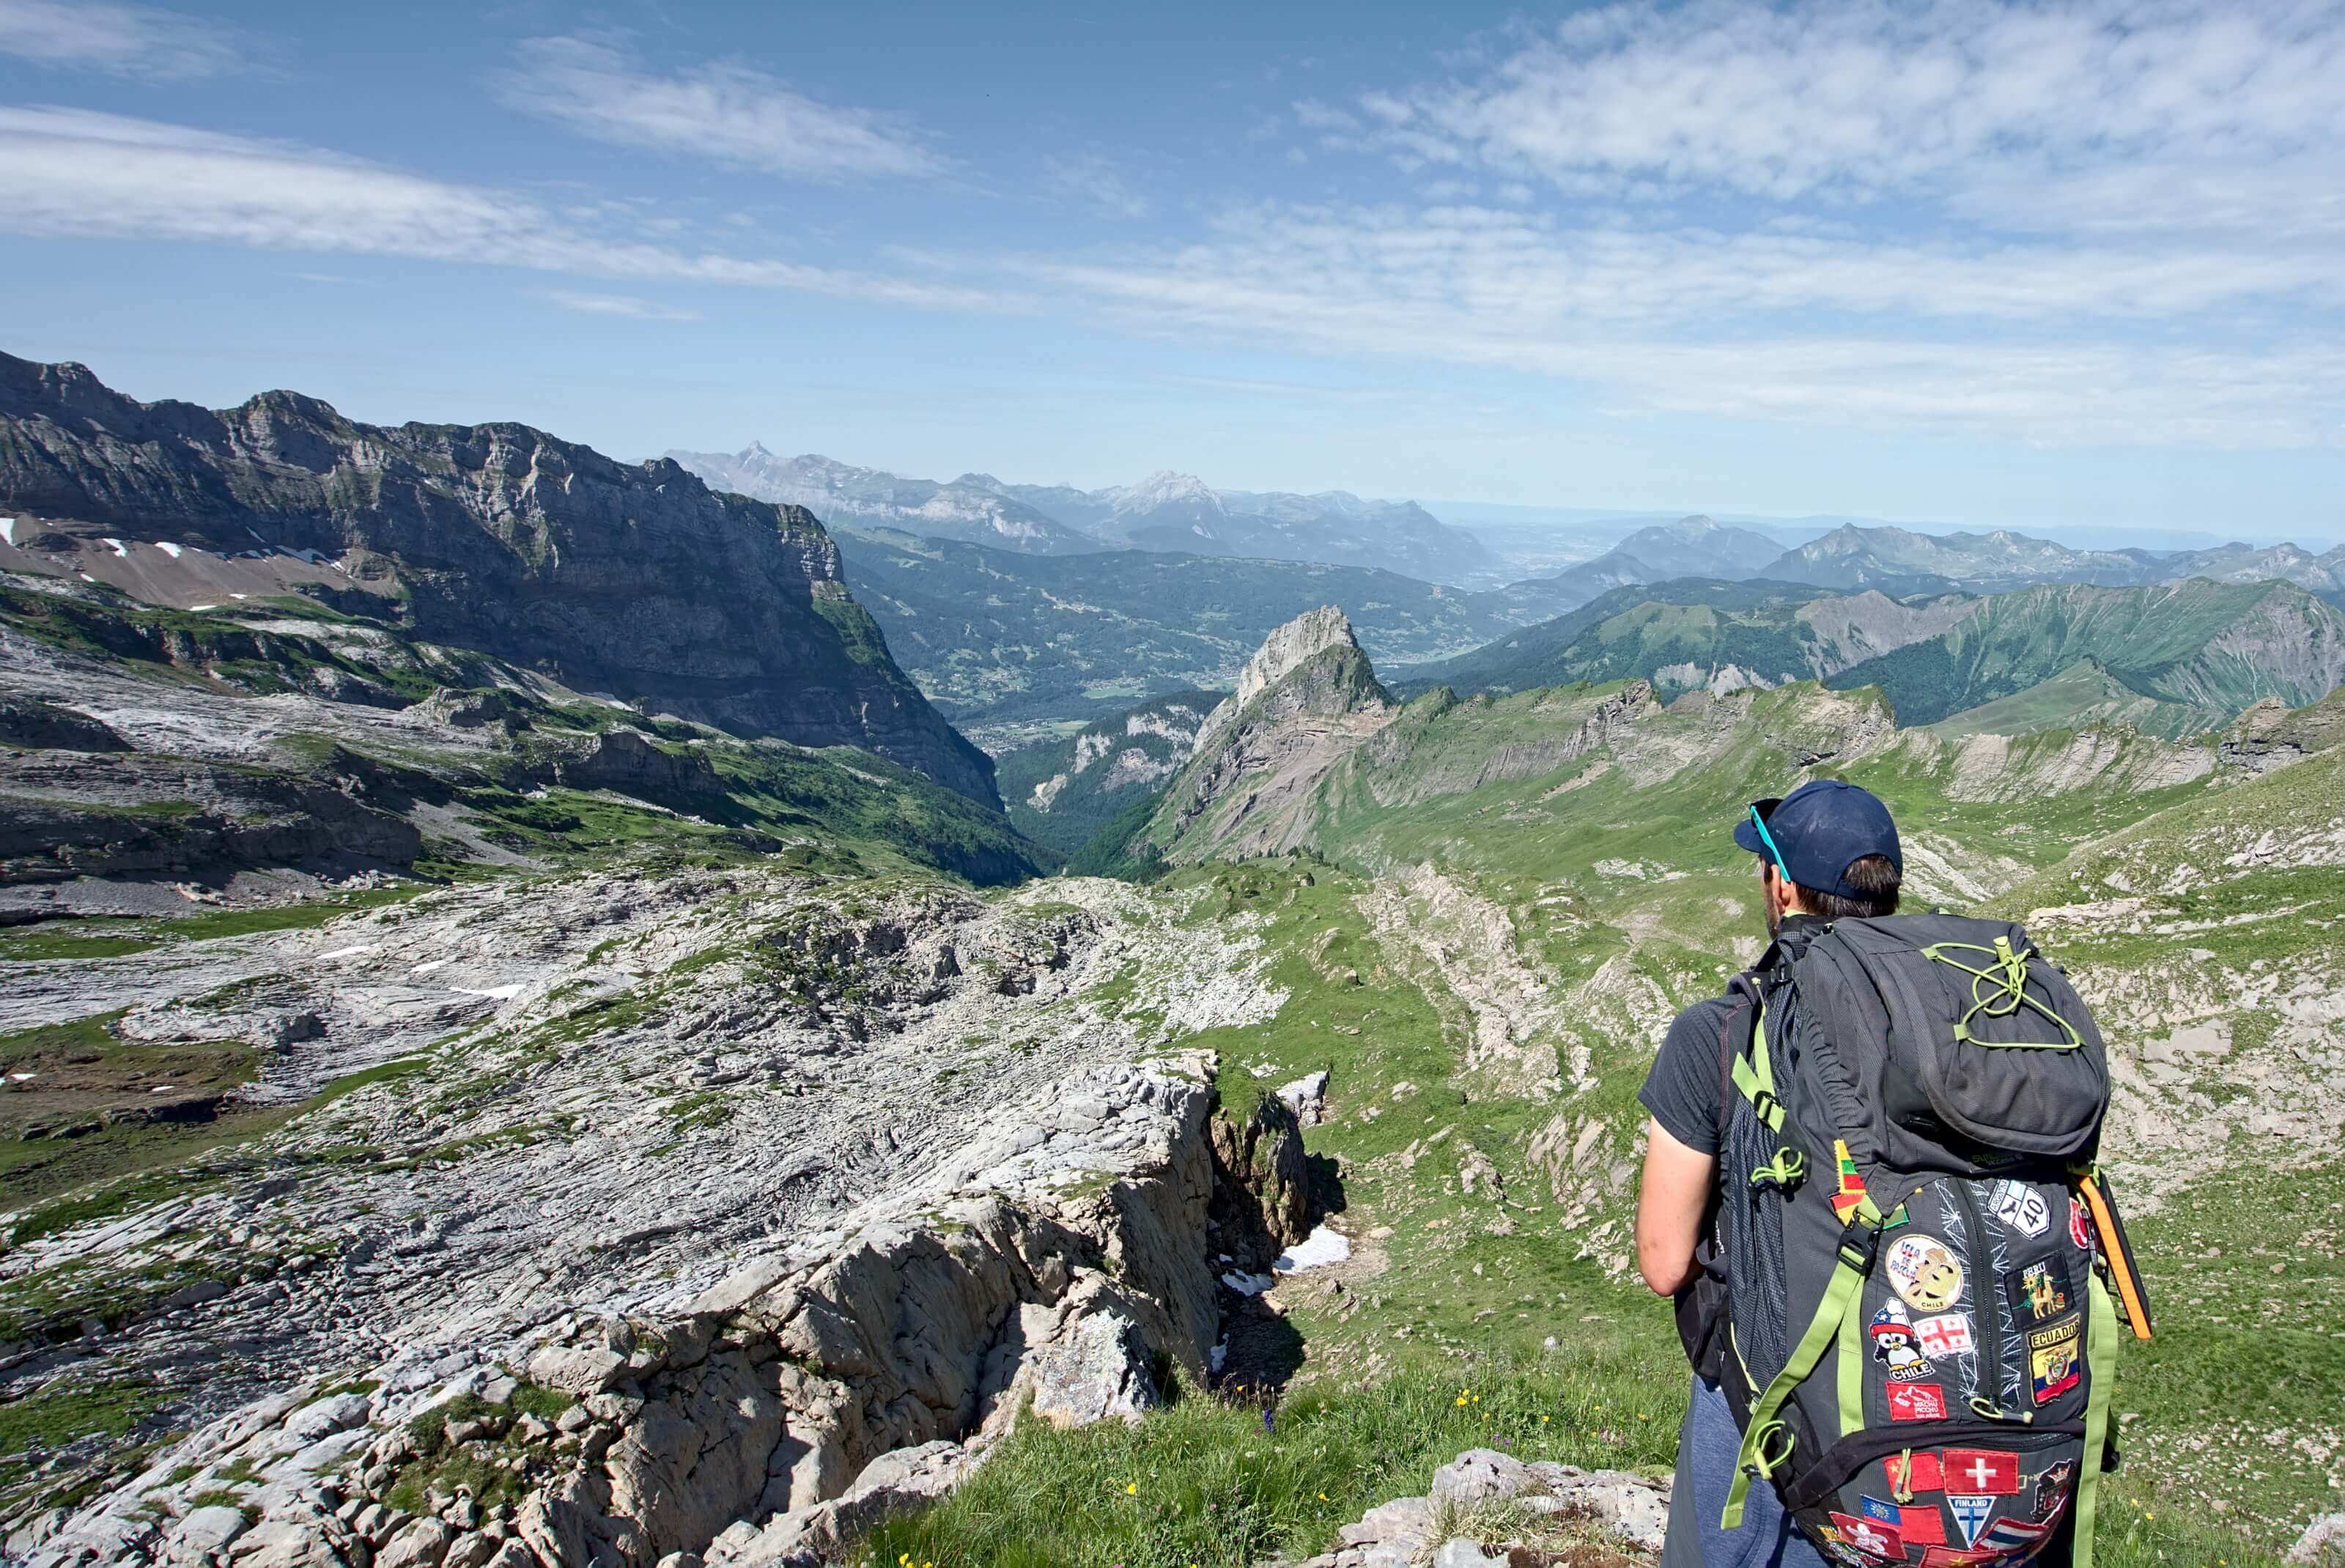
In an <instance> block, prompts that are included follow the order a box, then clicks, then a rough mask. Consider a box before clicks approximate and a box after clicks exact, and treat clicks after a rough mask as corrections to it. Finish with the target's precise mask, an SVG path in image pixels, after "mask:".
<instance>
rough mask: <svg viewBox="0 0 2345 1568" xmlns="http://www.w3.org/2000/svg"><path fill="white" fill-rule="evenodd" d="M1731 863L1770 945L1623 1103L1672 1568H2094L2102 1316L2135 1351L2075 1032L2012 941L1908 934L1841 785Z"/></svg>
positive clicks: (1781, 803)
mask: <svg viewBox="0 0 2345 1568" xmlns="http://www.w3.org/2000/svg"><path fill="white" fill-rule="evenodd" d="M1734 842H1735V843H1736V844H1737V845H1740V846H1741V848H1742V849H1744V850H1746V851H1748V852H1750V853H1751V855H1755V856H1757V857H1758V859H1759V876H1760V888H1761V902H1762V906H1763V910H1764V913H1765V916H1766V922H1767V933H1768V936H1769V938H1770V941H1769V944H1768V946H1767V948H1766V950H1765V951H1764V953H1763V954H1762V955H1761V957H1760V959H1759V961H1758V963H1757V964H1755V965H1753V966H1752V967H1751V969H1750V970H1749V971H1747V972H1746V973H1744V974H1742V975H1740V976H1736V977H1735V979H1734V981H1733V983H1732V984H1731V986H1729V988H1728V990H1727V993H1726V995H1724V996H1718V997H1713V998H1711V1000H1708V1001H1704V1002H1700V1003H1698V1004H1696V1005H1695V1006H1693V1007H1689V1008H1687V1009H1686V1010H1685V1011H1684V1012H1683V1013H1681V1014H1680V1015H1679V1017H1677V1019H1676V1021H1675V1022H1674V1023H1672V1024H1671V1025H1670V1029H1669V1032H1668V1035H1667V1037H1665V1038H1664V1040H1663V1042H1662V1045H1661V1048H1660V1053H1659V1055H1658V1056H1657V1057H1656V1058H1655V1060H1654V1063H1653V1067H1652V1070H1651V1072H1650V1075H1649V1076H1648V1077H1647V1078H1646V1081H1645V1085H1644V1087H1643V1089H1642V1091H1641V1092H1640V1093H1639V1097H1638V1098H1639V1101H1640V1102H1641V1103H1642V1105H1643V1106H1644V1108H1645V1109H1646V1110H1647V1112H1649V1113H1650V1118H1651V1119H1650V1127H1649V1128H1648V1133H1647V1138H1648V1147H1647V1151H1646V1156H1645V1168H1644V1178H1643V1184H1642V1188H1641V1189H1640V1191H1639V1199H1638V1208H1637V1261H1638V1267H1639V1270H1640V1272H1641V1273H1642V1274H1643V1276H1644V1280H1645V1282H1646V1284H1647V1285H1649V1286H1650V1287H1651V1288H1652V1290H1654V1291H1655V1292H1657V1293H1658V1294H1660V1295H1664V1296H1669V1297H1671V1298H1672V1299H1673V1300H1674V1302H1675V1306H1676V1311H1677V1319H1678V1328H1679V1332H1680V1337H1681V1339H1682V1340H1683V1341H1684V1343H1685V1348H1686V1351H1687V1355H1688V1357H1689V1359H1690V1361H1692V1363H1693V1371H1694V1377H1693V1387H1692V1396H1691V1400H1690V1404H1689V1406H1688V1409H1687V1411H1686V1418H1685V1424H1684V1427H1683V1429H1682V1431H1680V1437H1679V1443H1678V1467H1677V1482H1676V1488H1675V1491H1674V1492H1673V1494H1672V1496H1671V1499H1670V1520H1669V1533H1668V1539H1667V1544H1666V1546H1665V1547H1664V1550H1663V1553H1662V1558H1661V1562H1662V1564H1663V1568H1823V1564H1825V1563H1828V1562H1829V1563H1840V1564H1845V1565H1850V1568H1857V1565H1868V1564H1884V1565H1885V1564H1896V1563H1921V1564H1923V1565H1924V1568H1938V1565H1939V1564H1945V1565H1948V1568H1952V1565H1954V1564H1958V1563H1959V1564H1968V1563H1995V1564H1998V1565H2016V1564H2020V1563H2032V1564H2035V1565H2037V1568H2068V1565H2070V1564H2071V1563H2073V1564H2074V1565H2075V1568H2088V1565H2089V1563H2090V1561H2091V1550H2092V1546H2091V1543H2092V1539H2093V1518H2094V1511H2095V1501H2096V1496H2097V1478H2098V1475H2099V1473H2100V1472H2101V1470H2102V1468H2103V1464H2104V1461H2105V1456H2106V1453H2107V1452H2108V1451H2109V1435H2110V1434H2109V1428H2108V1418H2107V1401H2108V1391H2109V1387H2110V1381H2111V1380H2110V1375H2109V1372H2108V1370H2107V1367H2108V1358H2109V1356H2110V1355H2111V1354H2112V1353H2113V1352H2114V1348H2115V1340H2116V1324H2117V1317H2118V1314H2119V1312H2120V1311H2122V1313H2123V1316H2124V1318H2125V1320H2126V1321H2127V1322H2128V1323H2130V1324H2131V1325H2132V1327H2133V1329H2134V1331H2135V1333H2136V1334H2137V1336H2139V1337H2141V1338H2145V1339H2146V1338H2147V1337H2148V1314H2147V1306H2146V1304H2145V1303H2144V1302H2143V1301H2142V1300H2141V1299H2140V1294H2139V1288H2138V1281H2137V1279H2136V1277H2135V1276H2134V1274H2133V1271H2132V1270H2131V1267H2130V1259H2128V1258H2127V1256H2126V1254H2125V1249H2124V1240H2123V1230H2122V1227H2121V1225H2120V1224H2119V1223H2118V1222H2117V1219H2116V1215H2115V1211H2114V1209H2111V1208H2110V1207H2109V1204H2108V1201H2107V1199H2106V1192H2105V1190H2104V1189H2103V1188H2102V1187H2101V1186H2100V1184H2099V1180H2098V1173H2097V1170H2096V1168H2095V1167H2094V1166H2093V1164H2092V1158H2093V1155H2094V1153H2095V1151H2096V1148H2097V1146H2098V1140H2099V1134H2100V1125H2101V1119H2102V1117H2103V1115H2104V1114H2105V1112H2106V1108H2107V1103H2108V1075H2107V1063H2106V1053H2105V1048H2104V1047H2103V1044H2102V1041H2101V1038H2100V1036H2099V1034H2098V1032H2097V1031H2096V1029H2095V1027H2094V1026H2093V1022H2092V1018H2091V1015H2090V1013H2089V1012H2088V1011H2087V1010H2086V1007H2085V1006H2084V1004H2083V1002H2082V1001H2081V1000H2080V999H2079V998H2078V997H2077V996H2076V991H2075V989H2074V988H2073V987H2072V986H2070V985H2069V983H2068V981H2067V979H2066V976H2065V975H2063V974H2062V973H2061V972H2060V970H2059V969H2058V968H2057V966H2055V965H2054V964H2052V963H2051V962H2050V961H2049V960H2048V959H2046V958H2044V957H2043V956H2042V955H2041V954H2039V953H2038V952H2037V951H2036V950H2035V947H2034V946H2033V944H2032V943H2030V942H2029V940H2028V938H2027V936H2026V934H2025V932H2024V931H2023V930H2021V929H2020V927H2018V926H2015V925H2011V924H2009V923H2007V922H2003V921H1991V920H1975V919H1968V918H1964V917H1961V916H1952V915H1947V914H1944V913H1933V914H1928V915H1911V916H1899V915H1898V914H1897V907H1898V895H1899V885H1900V881H1901V879H1902V876H1903V868H1904V860H1903V853H1902V851H1901V849H1900V847H1899V844H1898V836H1897V827H1896V824H1895V823H1894V822H1893V820H1892V819H1891V816H1890V813H1889V809H1888V807H1887V806H1885V805H1883V804H1882V803H1881V801H1880V800H1879V799H1877V798H1876V797H1875V796H1873V794H1870V793H1868V792H1867V791H1865V790H1863V789H1862V788H1859V787H1858V786H1856V785H1854V784H1849V783H1846V782H1845V781H1843V780H1839V779H1817V780H1812V781H1811V782H1809V783H1807V784H1802V785H1801V786H1800V787H1799V788H1798V789H1796V790H1794V791H1792V794H1789V795H1788V796H1785V797H1783V798H1782V799H1781V800H1763V801H1757V802H1754V803H1752V804H1751V806H1750V807H1749V808H1748V809H1747V811H1746V814H1745V816H1744V819H1743V820H1742V821H1741V822H1739V823H1737V824H1736V825H1735V829H1734ZM2063 1219H2065V1220H2066V1224H2063V1223H2061V1220H2063ZM2119 1301H2122V1307H2120V1306H2119V1305H2118V1304H2117V1303H2118V1302H2119ZM2088 1455H2089V1456H2090V1462H2086V1456H2088ZM2072 1551H2073V1556H2072Z"/></svg>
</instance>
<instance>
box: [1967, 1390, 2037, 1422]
mask: <svg viewBox="0 0 2345 1568" xmlns="http://www.w3.org/2000/svg"><path fill="white" fill-rule="evenodd" d="M1971 1411H1972V1413H1974V1414H1975V1415H1977V1416H1978V1417H1980V1418H1981V1419H1982V1420H1985V1421H2008V1422H2012V1423H2014V1424H2016V1425H2019V1426H2034V1425H2035V1411H2007V1410H2005V1409H2004V1408H2003V1407H2002V1406H2001V1405H1999V1404H1997V1403H1995V1401H1993V1400H1991V1399H1989V1398H1987V1397H1986V1396H1985V1394H1973V1395H1972V1396H1971Z"/></svg>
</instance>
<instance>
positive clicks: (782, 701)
mask: <svg viewBox="0 0 2345 1568" xmlns="http://www.w3.org/2000/svg"><path fill="white" fill-rule="evenodd" d="M0 505H5V506H6V507H7V508H9V509H12V510H14V511H20V512H23V513H26V514H29V515H28V516H25V517H21V518H18V519H16V520H15V521H14V522H13V524H12V526H11V528H10V530H9V533H10V539H9V541H8V542H7V544H6V546H5V555H6V558H7V559H6V561H5V564H7V565H9V566H10V567H11V568H12V569H28V568H29V569H33V570H36V571H41V570H46V571H52V572H53V571H56V570H59V569H60V568H59V567H57V566H54V565H53V566H50V567H46V568H44V567H42V566H40V564H39V562H38V561H36V559H35V558H36V556H40V555H43V554H45V553H46V555H50V556H55V557H56V559H57V561H66V559H68V558H72V557H77V556H79V555H81V554H85V553H94V554H95V556H96V560H95V562H94V565H95V570H92V571H88V572H82V574H84V575H87V576H89V577H91V578H92V579H93V580H94V581H104V580H105V578H104V577H103V576H102V575H101V573H110V572H116V571H117V568H120V569H124V570H127V569H129V568H130V567H131V566H132V564H133V563H132V562H131V561H130V555H131V551H132V550H133V548H134V547H137V546H147V547H148V548H147V549H145V550H142V551H140V553H141V554H142V555H144V556H146V557H147V558H148V559H147V565H148V566H150V567H151V569H152V570H153V571H154V572H158V573H166V574H173V573H176V574H179V575H181V576H182V577H184V580H185V581H184V583H183V586H184V588H185V590H186V592H188V593H189V594H191V595H192V594H201V595H202V596H203V597H205V598H211V597H214V596H215V594H214V592H213V588H212V584H211V582H210V579H209V577H208V576H205V575H202V574H200V573H199V572H198V568H199V567H202V568H205V569H206V570H207V571H208V570H209V566H218V567H220V568H221V569H222V570H226V569H227V567H226V564H225V563H228V561H231V559H232V558H233V557H236V556H239V555H246V556H252V555H258V556H262V557H278V558H287V559H292V560H295V561H298V562H299V563H301V564H303V565H309V566H314V565H315V564H316V563H318V562H320V561H324V562H330V563H331V566H332V570H331V571H330V572H324V573H314V574H313V575H316V576H318V577H320V578H322V579H324V581H320V582H316V583H313V585H312V586H313V587H314V589H315V592H316V594H317V596H318V597H319V598H320V599H321V600H323V601H325V602H330V603H333V604H335V605H337V606H339V607H340V608H342V609H343V610H345V612H356V613H360V614H363V615H366V616H370V617H374V618H379V619H381V620H383V621H386V622H391V623H392V624H395V625H397V626H398V627H399V628H401V630H402V631H403V632H408V633H410V634H411V635H413V636H415V637H418V638H421V639H423V640H425V641H428V642H434V643H441V644H446V645H449V646H453V647H458V648H466V649H472V650H476V651H478V652H482V653H485V654H489V655H492V656H494V657H497V658H501V659H505V660H509V661H512V662H514V663H521V664H524V665H528V666H533V667H535V668H539V669H543V670H544V671H545V672H546V673H549V674H551V675H553V676H554V677H555V678H557V679H558V680H560V681H561V682H563V683H564V684H565V685H567V686H569V687H571V688H572V689H574V690H576V691H580V692H587V693H614V694H616V695H617V696H618V697H620V698H622V699H624V700H625V701H627V702H630V703H637V704H640V705H642V706H645V707H646V708H648V709H650V710H652V711H655V712H667V713H675V714H677V715H679V716H681V717H684V718H686V719H692V720H699V721H704V722H706V723H710V724H713V725H716V726H718V727H720V728H723V729H726V730H730V731H734V732H736V733H742V734H746V735H773V736H778V737H780V738H782V739H786V740H788V741H792V742H796V743H798V744H804V745H809V746H830V745H841V744H844V745H853V746H861V747H865V748H868V750H870V751H872V752H875V753H877V754H879V755H881V756H884V757H888V758H889V759H890V760H892V761H895V762H898V763H900V764H904V765H905V766H908V767H910V768H913V769H915V770H917V771H919V772H921V773H924V774H928V775H929V777H931V778H933V779H935V780H937V782H939V784H946V785H948V786H949V787H950V788H953V789H956V790H959V791H960V792H961V793H962V794H967V795H969V797H970V798H971V799H974V800H978V801H980V802H982V803H984V804H988V805H991V804H995V801H996V796H995V794H994V786H993V764H992V761H991V759H990V758H989V757H988V756H987V755H986V754H984V753H982V752H980V751H979V750H978V749H977V748H976V747H975V746H972V745H971V744H969V742H968V741H966V740H964V739H963V738H962V737H961V736H960V734H959V733H958V732H956V731H955V730H954V729H953V728H952V726H951V725H950V724H949V723H946V722H945V720H944V719H943V717H942V716H941V715H940V714H939V713H938V712H937V711H936V710H935V709H934V708H933V707H931V706H930V705H929V701H928V699H927V698H926V697H925V696H923V695H922V694H921V693H920V691H919V688H918V687H917V686H915V685H914V684H913V683H911V682H910V681H909V680H908V679H907V678H906V677H905V675H904V673H903V672H902V671H901V670H899V669H898V668H897V666H896V663H895V661H894V660H892V659H890V658H889V657H888V650H887V646H886V643H885V642H884V641H883V640H882V638H881V636H880V634H879V632H878V627H876V626H875V625H874V624H873V623H872V621H871V619H870V617H869V616H868V614H866V613H865V612H864V610H863V608H862V606H860V605H858V604H857V603H856V602H854V600H853V599H852V597H850V596H849V594H848V591H847V586H846V583H845V582H844V581H843V580H842V578H841V576H840V572H839V558H838V551H837V546H836V545H835V544H834V543H833V542H832V541H831V538H830V536H829V535H828V534H827V532H825V531H824V530H823V527H822V525H821V524H820V523H819V522H817V521H815V519H814V516H813V515H812V514H811V513H810V512H808V511H806V510H804V509H803V508H799V507H792V506H775V505H772V504H769V503H767V502H764V501H752V500H749V499H746V498H745V497H742V496H739V495H735V494H729V493H723V492H718V491H711V490H709V489H708V487H707V486H706V485H705V484H703V483H702V482H701V481H699V480H698V479H696V478H695V477H694V476H692V475H691V474H689V473H686V472H685V470H683V469H681V468H679V467H677V466H676V465H675V464H674V463H672V462H666V461H664V460H661V461H654V462H649V463H642V464H629V463H622V462H617V461H614V460H612V459H610V458H607V457H604V455H603V454H602V453H600V452H597V451H595V450H593V449H592V448H588V447H584V446H579V445H577V444H575V443H574V442H570V441H564V440H560V439H558V438H556V437H553V436H551V435H548V434H546V433H545V432H544V431H543V430H533V429H531V428H529V427H528V426H526V425H519V424H488V425H426V424H405V425H399V426H395V427H385V426H380V425H366V424H360V423H358V422H357V421H355V420H347V419H344V418H343V417H342V416H341V415H340V414H339V413H337V412H335V410H333V409H332V408H331V407H330V406H328V405H327V404H325V403H322V402H320V401H319V400H316V399H314V398H308V397H304V396H302V395H300V394H299V393H296V392H285V391H276V392H264V393H262V394H261V395H260V396H259V397H256V398H254V399H252V400H250V401H249V402H246V403H243V404H240V405H239V406H238V407H236V408H233V409H228V410H218V411H214V410H208V409H202V408H198V407H197V406H195V405H194V404H192V403H182V402H168V401H167V402H157V403H142V402H139V401H137V400H135V399H131V398H127V397H124V396H122V395H121V394H119V393H117V392H115V391H114V390H112V389H109V388H107V386H106V385H105V384H104V383H103V382H101V381H100V380H99V379H97V378H96V376H95V375H93V374H91V373H90V371H89V370H88V369H86V368H84V367H82V366H80V365H73V364H59V365H41V364H35V363H33V362H31V361H29V360H25V359H15V358H13V357H10V356H6V355H0ZM58 523H72V524H80V525H85V526H84V527H82V528H81V529H78V530H62V531H61V530H60V529H59V528H57V527H56V526H54V525H55V524H58ZM42 532H46V533H50V534H54V535H56V539H57V541H58V548H56V549H53V550H50V551H46V552H44V551H42V550H41V549H40V547H39V545H38V543H37V542H36V536H37V535H38V534H40V533H42ZM93 535H102V536H103V537H104V539H105V540H106V542H104V543H103V544H100V543H99V542H98V541H97V539H96V538H95V537H93ZM207 563H209V566H208V565H207ZM75 571H76V572H81V571H82V569H81V568H79V567H76V568H75ZM184 602H193V600H192V599H188V600H186V601H184Z"/></svg>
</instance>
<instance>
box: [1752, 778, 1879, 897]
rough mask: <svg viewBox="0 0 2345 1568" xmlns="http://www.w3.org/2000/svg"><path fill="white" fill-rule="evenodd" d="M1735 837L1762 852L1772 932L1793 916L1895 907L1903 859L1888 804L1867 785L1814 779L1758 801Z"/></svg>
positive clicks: (1761, 875) (1761, 860)
mask: <svg viewBox="0 0 2345 1568" xmlns="http://www.w3.org/2000/svg"><path fill="white" fill-rule="evenodd" d="M1734 842H1735V843H1736V844H1738V845H1741V846H1742V847H1743V848H1744V849H1747V850H1749V851H1750V852H1751V854H1753V855H1757V856H1759V861H1760V881H1761V885H1762V886H1763V887H1764V888H1765V890H1766V900H1767V929H1768V930H1769V931H1773V930H1774V929H1776V927H1777V926H1780V925H1781V924H1782V919H1783V916H1785V915H1788V914H1794V913H1797V914H1805V915H1816V916H1822V917H1823V918H1824V919H1826V920H1850V919H1856V918H1860V917H1863V916H1881V915H1894V914H1895V913H1896V912H1897V889H1898V884H1899V882H1900V880H1901V879H1902V878H1903V875H1904V871H1905V857H1904V855H1903V852H1902V851H1901V850H1900V849H1899V847H1898V844H1897V824H1896V823H1895V822H1894V821H1893V820H1892V819H1891V817H1890V815H1889V808H1888V807H1887V806H1885V805H1883V804H1881V801H1880V799H1879V797H1877V796H1876V795H1874V794H1873V793H1872V792H1871V791H1869V790H1863V789H1860V788H1858V787H1857V786H1856V785H1855V784H1849V783H1847V782H1845V781H1844V780H1841V779H1811V780H1810V781H1809V782H1808V783H1806V784H1802V785H1801V786H1800V787H1799V788H1797V789H1795V790H1793V791H1792V793H1791V794H1787V795H1785V796H1783V797H1782V799H1781V800H1762V801H1755V802H1753V803H1752V804H1751V808H1750V809H1749V811H1748V812H1746V813H1745V814H1744V815H1743V819H1742V821H1741V823H1740V824H1737V825H1736V827H1735V829H1734Z"/></svg>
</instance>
